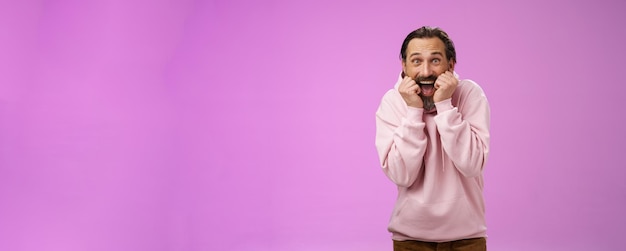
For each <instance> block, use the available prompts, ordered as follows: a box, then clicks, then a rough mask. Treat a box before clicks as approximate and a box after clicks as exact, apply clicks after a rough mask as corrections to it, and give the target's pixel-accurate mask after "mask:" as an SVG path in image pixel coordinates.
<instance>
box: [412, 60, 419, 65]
mask: <svg viewBox="0 0 626 251" xmlns="http://www.w3.org/2000/svg"><path fill="white" fill-rule="evenodd" d="M411 62H413V64H419V63H420V60H419V59H413V60H411Z"/></svg>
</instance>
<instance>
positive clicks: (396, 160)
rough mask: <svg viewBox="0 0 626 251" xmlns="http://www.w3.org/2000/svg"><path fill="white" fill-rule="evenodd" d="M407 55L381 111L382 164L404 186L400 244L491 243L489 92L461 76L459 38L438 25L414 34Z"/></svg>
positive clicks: (457, 246) (456, 246)
mask: <svg viewBox="0 0 626 251" xmlns="http://www.w3.org/2000/svg"><path fill="white" fill-rule="evenodd" d="M400 57H401V63H402V73H401V74H400V77H399V79H398V81H397V83H396V84H395V87H394V88H393V89H391V90H389V91H388V92H387V93H386V94H385V95H384V96H383V99H382V101H381V104H380V107H379V108H378V111H377V112H376V148H377V150H378V155H379V158H380V163H381V166H382V169H383V171H384V173H385V174H386V175H387V177H388V178H389V179H390V180H391V181H393V182H394V183H395V184H396V185H397V187H398V198H397V201H396V204H395V207H394V210H393V213H392V215H391V220H390V222H389V228H388V229H389V231H390V232H391V233H392V239H393V246H394V250H463V251H470V250H471V251H474V250H486V226H485V207H484V201H483V194H482V192H483V176H482V172H483V168H484V167H485V163H486V161H487V155H488V153H489V116H490V115H489V104H488V102H487V98H486V97H485V94H484V93H483V90H482V89H481V88H480V87H479V86H478V85H477V84H476V83H475V82H473V81H471V80H459V79H458V75H457V74H456V73H455V72H454V66H455V65H456V62H457V61H456V51H455V49H454V43H453V42H452V40H450V38H449V37H448V34H446V32H444V31H443V30H441V29H439V28H431V27H421V28H419V29H417V30H415V31H413V32H411V33H409V35H408V36H407V37H406V38H405V40H404V42H403V43H402V47H401V51H400Z"/></svg>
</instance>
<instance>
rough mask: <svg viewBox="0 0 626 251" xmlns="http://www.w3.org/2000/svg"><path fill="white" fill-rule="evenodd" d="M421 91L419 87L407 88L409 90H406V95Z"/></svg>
mask: <svg viewBox="0 0 626 251" xmlns="http://www.w3.org/2000/svg"><path fill="white" fill-rule="evenodd" d="M421 91H422V90H421V89H420V87H419V85H417V84H416V85H412V86H411V87H409V89H407V92H408V93H415V94H419V93H420V92H421Z"/></svg>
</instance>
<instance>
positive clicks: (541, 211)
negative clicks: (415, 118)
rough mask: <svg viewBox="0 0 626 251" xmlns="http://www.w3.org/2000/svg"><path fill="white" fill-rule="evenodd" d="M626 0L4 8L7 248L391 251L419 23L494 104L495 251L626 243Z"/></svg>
mask: <svg viewBox="0 0 626 251" xmlns="http://www.w3.org/2000/svg"><path fill="white" fill-rule="evenodd" d="M625 7H626V4H624V3H623V2H621V1H590V0H586V1H564V0H563V1H543V0H533V1H482V2H473V1H347V0H339V1H335V0H333V1H331V0H322V1H276V0H273V1H256V2H255V1H242V0H234V1H233V0H229V1H226V0H216V1H190V0H182V1H181V0H155V1H147V0H146V1H138V0H132V1H129V0H114V1H81V0H65V1H32V0H29V1H21V0H20V1H18V0H16V1H7V0H4V1H2V2H0V36H1V39H0V250H14V251H15V250H64V251H68V250H69V251H73V250H90V251H99V250H102V251H104V250H107V251H108V250H151V251H152V250H194V251H195V250H391V241H390V235H389V233H387V231H386V226H387V222H388V219H389V216H390V213H391V209H392V206H393V202H394V200H395V196H396V193H395V187H394V185H393V184H392V183H391V182H390V181H388V180H387V178H386V177H385V176H384V174H383V172H382V171H381V170H380V169H379V168H380V167H379V164H378V159H377V154H376V151H375V148H374V131H375V126H374V112H375V110H376V108H377V106H378V103H379V101H380V98H381V97H382V95H383V94H384V92H385V91H386V90H388V89H389V88H391V87H392V86H393V84H394V82H395V80H396V78H397V74H398V73H399V71H400V63H399V60H398V58H397V57H398V56H397V55H398V52H399V47H400V45H401V42H402V39H403V38H404V36H406V34H407V33H408V32H410V31H411V30H413V29H415V28H418V27H419V26H421V25H433V26H440V27H442V28H444V29H445V30H446V31H447V32H448V33H449V34H450V36H451V37H452V39H453V40H454V41H455V43H456V45H457V51H458V64H457V68H456V70H457V72H458V73H459V74H460V75H461V77H462V78H470V79H473V80H475V81H476V82H478V83H479V84H480V85H481V86H482V87H483V89H484V90H485V92H486V94H487V95H488V98H489V100H490V103H491V108H492V142H491V143H492V144H491V149H492V151H491V156H490V160H489V163H488V165H487V169H486V171H485V179H486V187H485V197H486V203H487V218H488V219H487V220H488V233H489V249H490V250H601V249H609V250H615V249H614V248H616V247H618V245H619V246H623V245H622V244H620V243H621V242H622V241H621V238H623V235H624V233H626V227H625V226H626V216H624V212H625V211H626V204H625V203H624V202H625V199H626V183H625V182H624V181H623V180H624V178H625V177H626V170H625V168H626V165H625V164H624V162H623V161H620V160H619V156H620V155H622V154H623V150H620V149H619V147H620V143H622V144H623V142H624V140H625V137H626V133H625V132H624V129H623V128H624V126H626V124H625V123H624V122H622V121H623V119H624V117H625V116H624V115H625V113H624V111H623V109H622V108H621V106H622V102H621V100H622V99H623V97H622V95H623V93H624V91H626V87H625V85H624V83H623V76H622V75H623V74H622V71H623V70H624V69H623V66H624V57H625V56H626V49H625V48H624V38H625V36H626V29H624V28H623V24H624V23H626V18H625V17H624V14H623V10H624V9H625Z"/></svg>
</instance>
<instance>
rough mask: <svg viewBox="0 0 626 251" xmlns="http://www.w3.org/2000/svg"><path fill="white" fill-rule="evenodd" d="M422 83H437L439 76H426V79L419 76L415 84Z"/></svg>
mask: <svg viewBox="0 0 626 251" xmlns="http://www.w3.org/2000/svg"><path fill="white" fill-rule="evenodd" d="M422 81H432V82H435V81H437V76H434V75H430V76H425V77H422V76H418V77H416V78H415V82H417V83H418V84H419V83H420V82H422Z"/></svg>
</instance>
